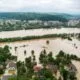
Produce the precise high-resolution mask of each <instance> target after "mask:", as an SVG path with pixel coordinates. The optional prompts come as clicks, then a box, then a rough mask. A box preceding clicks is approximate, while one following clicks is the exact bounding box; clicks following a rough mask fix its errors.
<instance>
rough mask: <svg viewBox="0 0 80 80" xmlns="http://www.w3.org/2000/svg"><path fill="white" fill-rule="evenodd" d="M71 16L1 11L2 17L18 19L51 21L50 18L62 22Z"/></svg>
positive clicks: (0, 16)
mask: <svg viewBox="0 0 80 80" xmlns="http://www.w3.org/2000/svg"><path fill="white" fill-rule="evenodd" d="M68 17H69V16H68V15H67V16H65V15H62V14H56V15H54V14H48V13H20V12H18V13H16V12H14V13H12V12H10V13H8V12H6V13H0V19H17V20H34V19H38V20H43V21H49V20H53V21H62V22H66V21H67V20H68V19H67V18H68Z"/></svg>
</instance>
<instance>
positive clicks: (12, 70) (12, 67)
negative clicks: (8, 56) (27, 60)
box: [6, 61, 17, 75]
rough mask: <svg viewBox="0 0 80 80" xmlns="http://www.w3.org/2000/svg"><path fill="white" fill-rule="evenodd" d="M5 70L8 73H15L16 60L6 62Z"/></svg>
mask: <svg viewBox="0 0 80 80" xmlns="http://www.w3.org/2000/svg"><path fill="white" fill-rule="evenodd" d="M6 68H7V71H8V73H9V74H12V75H13V74H17V66H16V62H14V61H11V62H9V63H8V64H7V67H6Z"/></svg>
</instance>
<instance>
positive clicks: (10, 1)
mask: <svg viewBox="0 0 80 80" xmlns="http://www.w3.org/2000/svg"><path fill="white" fill-rule="evenodd" d="M0 11H11V12H12V11H13V12H16V11H20V12H21V11H22V12H23V11H25V12H29V11H36V12H37V11H39V12H69V13H71V12H72V13H78V12H80V0H0Z"/></svg>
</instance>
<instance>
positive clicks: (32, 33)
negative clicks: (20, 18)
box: [0, 28, 80, 38]
mask: <svg viewBox="0 0 80 80" xmlns="http://www.w3.org/2000/svg"><path fill="white" fill-rule="evenodd" d="M63 33H80V28H61V29H56V28H55V29H31V30H18V31H3V32H0V38H13V37H24V36H42V35H45V34H63Z"/></svg>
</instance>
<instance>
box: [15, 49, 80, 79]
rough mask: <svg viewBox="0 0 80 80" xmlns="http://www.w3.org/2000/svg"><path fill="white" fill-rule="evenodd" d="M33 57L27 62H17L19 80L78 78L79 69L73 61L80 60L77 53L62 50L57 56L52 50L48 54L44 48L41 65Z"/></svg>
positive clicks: (40, 58) (41, 54) (27, 59)
mask: <svg viewBox="0 0 80 80" xmlns="http://www.w3.org/2000/svg"><path fill="white" fill-rule="evenodd" d="M32 57H33V56H30V57H27V58H26V59H25V62H20V61H19V62H17V69H18V75H17V80H77V77H76V71H77V70H76V67H74V65H73V63H72V61H73V60H76V61H80V58H78V57H77V56H76V55H69V54H66V53H65V52H63V51H60V52H59V54H57V55H56V58H55V57H54V56H53V53H52V52H50V53H48V54H47V52H46V50H43V51H41V53H40V57H39V63H40V64H41V66H39V65H38V64H37V61H36V60H35V61H33V58H32ZM15 80H16V79H15Z"/></svg>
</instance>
